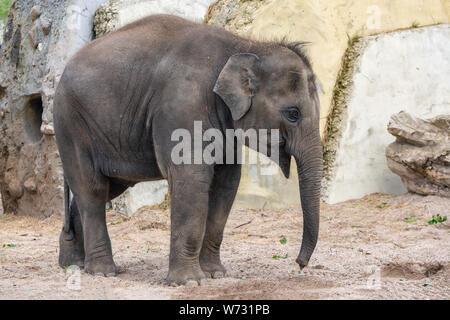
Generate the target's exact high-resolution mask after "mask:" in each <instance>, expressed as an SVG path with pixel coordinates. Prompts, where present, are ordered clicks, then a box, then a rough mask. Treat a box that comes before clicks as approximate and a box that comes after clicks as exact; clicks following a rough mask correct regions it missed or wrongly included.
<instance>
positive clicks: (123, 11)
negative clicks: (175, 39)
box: [117, 0, 215, 27]
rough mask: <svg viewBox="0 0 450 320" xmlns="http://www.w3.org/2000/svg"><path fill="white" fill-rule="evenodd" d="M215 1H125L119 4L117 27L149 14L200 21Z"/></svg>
mask: <svg viewBox="0 0 450 320" xmlns="http://www.w3.org/2000/svg"><path fill="white" fill-rule="evenodd" d="M214 1H215V0H194V1H189V0H125V1H120V2H119V7H118V8H119V15H118V17H117V20H118V26H120V27H121V26H124V25H126V24H129V23H131V22H133V21H136V20H138V19H141V18H143V17H146V16H148V15H150V14H162V13H164V14H173V15H176V16H180V17H184V18H186V19H190V20H194V21H202V20H203V18H204V16H205V14H206V11H207V10H208V7H209V5H210V4H211V3H213V2H214Z"/></svg>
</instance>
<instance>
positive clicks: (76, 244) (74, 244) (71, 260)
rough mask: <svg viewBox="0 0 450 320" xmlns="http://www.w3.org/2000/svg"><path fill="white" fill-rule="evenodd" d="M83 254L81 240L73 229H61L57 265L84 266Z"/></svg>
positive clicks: (62, 266)
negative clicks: (66, 230) (67, 230)
mask: <svg viewBox="0 0 450 320" xmlns="http://www.w3.org/2000/svg"><path fill="white" fill-rule="evenodd" d="M84 256H85V254H84V244H83V240H82V239H79V238H77V237H76V236H75V234H74V233H73V231H69V232H65V231H64V230H63V231H61V235H60V237H59V259H58V262H59V266H60V267H61V268H67V267H70V266H78V267H80V268H84Z"/></svg>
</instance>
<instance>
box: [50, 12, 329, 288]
mask: <svg viewBox="0 0 450 320" xmlns="http://www.w3.org/2000/svg"><path fill="white" fill-rule="evenodd" d="M293 108H297V109H298V112H297V113H296V112H292V110H295V109H293ZM195 120H196V121H202V122H203V129H204V130H206V129H208V128H217V129H220V130H221V131H222V132H223V133H224V135H225V129H227V128H234V129H238V128H241V129H244V130H247V129H249V128H254V129H280V141H279V144H278V146H277V147H278V148H279V154H280V160H279V165H280V167H281V169H282V171H283V173H284V174H285V175H286V176H288V175H289V163H290V158H291V156H293V157H294V158H295V160H296V162H297V167H298V174H299V183H300V191H301V192H300V193H301V204H302V209H303V216H304V228H303V242H302V247H301V250H300V254H299V256H298V258H297V262H298V264H299V265H300V267H301V268H303V267H305V266H306V265H307V263H308V261H309V259H310V257H311V254H312V253H313V250H314V247H315V246H316V242H317V235H318V229H319V194H320V179H321V172H322V145H321V140H320V136H319V103H318V98H317V92H316V87H315V82H314V75H313V73H312V70H311V67H310V65H309V63H308V60H307V59H306V58H305V57H304V56H303V54H302V53H301V52H300V48H299V46H298V44H291V45H288V44H278V43H260V42H252V41H249V40H246V39H242V38H239V37H237V36H235V35H232V34H231V33H229V32H227V31H225V30H222V29H218V28H215V27H211V26H207V25H202V24H196V23H192V22H189V21H186V20H184V19H181V18H177V17H174V16H168V15H156V16H150V17H148V18H145V19H143V20H140V21H138V22H136V23H133V24H131V25H129V26H127V27H125V28H122V29H120V30H118V31H116V32H113V33H111V34H108V35H106V36H104V37H102V38H100V39H98V40H95V41H93V42H92V43H90V44H89V45H87V46H86V47H85V48H83V49H82V50H80V51H79V52H78V53H77V54H76V55H75V56H74V57H73V58H72V59H71V61H70V62H69V63H68V65H67V67H66V69H65V71H64V74H63V76H62V78H61V81H60V83H59V85H58V88H57V92H56V96H55V109H54V124H55V133H56V140H57V144H58V148H59V151H60V155H61V159H62V163H63V168H64V175H65V181H66V188H65V191H66V218H65V223H64V227H63V230H62V233H61V237H60V257H59V263H60V265H61V266H62V267H65V266H67V265H68V264H74V265H79V266H83V267H84V268H85V270H86V271H87V272H88V273H91V274H99V275H107V276H109V275H115V274H116V272H117V270H116V266H115V264H114V261H113V257H112V251H111V242H110V239H109V236H108V231H107V227H106V221H105V202H107V201H108V200H111V199H113V198H114V197H117V196H118V195H120V194H121V193H122V192H124V191H125V190H126V189H127V188H128V187H129V186H132V185H134V184H135V183H137V182H140V181H152V180H159V179H167V180H168V182H169V187H170V195H171V239H170V260H169V273H168V276H167V281H168V283H169V284H185V283H187V282H189V281H200V280H201V279H203V278H205V277H219V276H222V275H224V274H225V271H226V270H225V268H224V267H223V265H222V263H221V261H220V245H221V242H222V237H223V230H224V227H225V223H226V221H227V218H228V214H229V212H230V209H231V206H232V203H233V201H234V198H235V195H236V191H237V188H238V185H239V180H240V175H241V167H240V165H239V164H234V165H233V164H232V165H220V164H216V165H206V164H204V165H188V164H181V165H175V164H174V163H173V162H172V161H171V151H172V148H173V147H174V146H175V145H176V144H177V143H178V141H171V134H172V132H173V131H174V130H175V129H177V128H185V129H188V130H190V131H191V132H193V124H194V121H195ZM268 148H270V146H268ZM69 187H70V190H71V191H72V193H73V199H72V201H71V205H70V206H69V200H68V199H69Z"/></svg>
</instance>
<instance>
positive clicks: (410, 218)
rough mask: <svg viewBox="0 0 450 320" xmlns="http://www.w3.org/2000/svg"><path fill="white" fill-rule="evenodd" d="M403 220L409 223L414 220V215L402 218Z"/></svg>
mask: <svg viewBox="0 0 450 320" xmlns="http://www.w3.org/2000/svg"><path fill="white" fill-rule="evenodd" d="M403 222H406V223H410V222H416V216H410V217H409V218H405V219H403Z"/></svg>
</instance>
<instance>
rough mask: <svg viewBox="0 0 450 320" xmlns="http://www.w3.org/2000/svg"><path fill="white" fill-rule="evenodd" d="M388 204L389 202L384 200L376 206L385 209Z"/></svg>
mask: <svg viewBox="0 0 450 320" xmlns="http://www.w3.org/2000/svg"><path fill="white" fill-rule="evenodd" d="M386 206H387V202H382V203H380V204H379V205H377V206H376V208H377V209H384V208H386Z"/></svg>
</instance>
